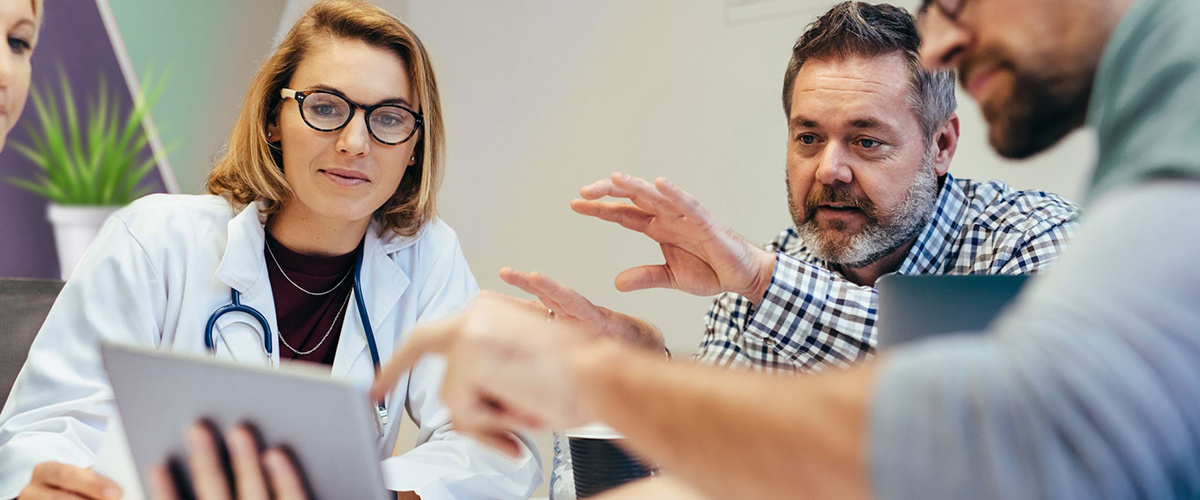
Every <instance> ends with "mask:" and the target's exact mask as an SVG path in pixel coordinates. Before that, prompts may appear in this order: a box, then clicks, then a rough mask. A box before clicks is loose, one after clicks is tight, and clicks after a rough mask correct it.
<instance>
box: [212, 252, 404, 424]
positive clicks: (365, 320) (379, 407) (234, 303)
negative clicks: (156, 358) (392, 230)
mask: <svg viewBox="0 0 1200 500" xmlns="http://www.w3.org/2000/svg"><path fill="white" fill-rule="evenodd" d="M362 261H363V252H362V251H359V252H358V258H357V259H356V260H355V261H354V303H355V304H356V305H357V306H358V318H359V319H360V320H362V326H363V331H364V332H365V333H366V335H367V348H368V350H370V351H371V363H372V364H373V365H375V373H379V367H380V363H379V348H378V347H376V346H375V332H374V331H373V330H372V329H371V318H370V317H369V316H367V304H366V301H364V300H363V294H362V280H361V279H360V277H361V275H362ZM229 291H230V293H229V297H230V300H229V303H228V304H225V305H223V306H221V307H218V308H217V310H216V311H213V313H212V315H211V316H209V317H208V324H207V325H205V327H204V347H205V348H206V349H208V352H209V353H211V354H213V355H216V353H217V344H216V337H214V336H213V327H214V326H215V325H216V324H217V318H220V317H221V316H222V315H224V314H228V313H245V314H248V315H250V316H251V317H253V318H254V319H255V320H256V321H258V324H259V325H260V326H262V331H263V334H262V336H263V350H265V351H266V352H267V357H268V358H270V357H271V354H272V352H273V349H272V344H271V326H270V325H269V324H268V323H267V318H266V317H265V316H263V315H262V313H260V312H258V309H255V308H253V307H250V306H248V305H245V304H242V294H241V293H240V292H238V291H237V289H236V288H232V287H231V288H230V289H229ZM375 417H376V419H375V425H376V426H377V427H378V430H379V435H380V436H382V435H383V433H384V429H385V428H387V423H388V410H387V406H386V405H385V404H384V402H383V401H378V402H377V403H376V404H375Z"/></svg>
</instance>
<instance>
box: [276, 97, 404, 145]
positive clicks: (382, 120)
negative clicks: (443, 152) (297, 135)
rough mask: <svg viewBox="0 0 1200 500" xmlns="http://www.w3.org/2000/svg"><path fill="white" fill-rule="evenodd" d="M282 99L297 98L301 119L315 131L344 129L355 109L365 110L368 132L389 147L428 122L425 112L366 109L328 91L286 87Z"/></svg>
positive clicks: (378, 107) (394, 107)
mask: <svg viewBox="0 0 1200 500" xmlns="http://www.w3.org/2000/svg"><path fill="white" fill-rule="evenodd" d="M279 96H280V97H282V98H284V99H288V98H292V99H295V100H296V104H298V105H300V118H302V119H303V120H304V123H307V124H308V126H309V127H312V128H313V130H319V131H321V132H333V131H335V130H340V129H341V128H342V127H345V126H346V124H347V123H350V120H352V119H353V118H354V110H355V109H361V110H363V112H364V113H366V116H367V132H370V134H371V137H374V138H375V140H377V141H379V142H382V143H384V144H387V145H389V146H391V145H396V144H400V143H402V142H404V141H407V140H409V139H411V138H412V136H413V135H414V134H416V132H417V129H419V128H421V122H422V121H424V120H425V118H424V117H422V116H421V113H418V112H416V111H413V110H411V109H408V108H406V107H404V106H401V105H399V104H389V103H384V104H376V105H374V106H363V105H361V104H358V103H356V102H354V101H351V100H350V99H347V98H346V96H343V95H341V94H338V93H336V92H331V91H328V90H309V91H299V90H292V89H287V88H285V89H283V90H281V91H279Z"/></svg>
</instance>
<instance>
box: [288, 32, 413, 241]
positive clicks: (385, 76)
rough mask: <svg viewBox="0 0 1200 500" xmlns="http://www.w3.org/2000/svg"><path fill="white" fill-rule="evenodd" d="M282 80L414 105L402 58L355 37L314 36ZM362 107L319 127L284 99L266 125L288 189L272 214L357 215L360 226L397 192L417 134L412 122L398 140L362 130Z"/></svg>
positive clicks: (308, 217)
mask: <svg viewBox="0 0 1200 500" xmlns="http://www.w3.org/2000/svg"><path fill="white" fill-rule="evenodd" d="M287 88H289V89H292V90H297V91H300V92H306V91H314V90H325V91H330V92H333V93H336V94H340V95H342V96H344V97H345V98H346V99H348V100H350V101H352V102H354V103H357V104H360V105H362V106H373V105H376V104H380V103H385V102H386V103H389V104H399V105H401V106H404V107H405V108H408V109H411V110H413V111H419V108H418V105H417V102H416V93H415V92H414V91H413V89H412V85H411V82H409V79H408V71H407V65H406V63H405V61H404V60H403V59H402V58H400V57H399V56H397V55H396V54H395V53H393V52H391V51H389V50H386V49H382V48H379V47H375V46H372V45H368V44H367V43H365V42H362V41H359V40H350V39H326V40H323V41H319V42H317V43H315V44H314V45H313V46H312V47H311V49H310V50H309V53H308V55H307V56H306V57H305V58H304V60H302V61H301V62H300V64H299V65H298V66H297V67H296V72H295V74H294V75H292V80H291V81H290V82H289V83H288V86H287ZM310 99H315V98H314V97H310ZM365 115H366V113H365V112H364V111H363V110H361V109H355V110H354V115H353V118H352V119H351V120H350V123H347V124H346V125H345V126H344V127H342V128H341V129H339V130H335V131H332V132H322V131H319V130H315V129H313V128H312V127H310V126H309V125H308V124H307V123H305V121H304V119H303V118H302V117H301V114H300V106H299V104H298V102H297V101H296V100H295V99H285V100H284V101H283V104H282V106H281V108H280V111H279V117H278V119H277V121H276V123H274V124H271V125H270V126H269V127H268V132H269V133H270V134H271V138H270V139H271V140H278V141H279V145H280V147H281V148H282V150H283V170H284V176H285V177H286V178H287V181H288V184H289V185H290V186H291V188H292V191H293V192H294V193H295V197H293V198H292V199H290V200H287V201H286V202H284V204H283V209H282V211H281V213H280V214H279V217H282V218H293V219H294V220H304V221H312V222H318V223H320V222H326V223H329V222H333V223H338V224H345V223H350V224H352V225H357V224H358V223H361V224H362V227H363V229H364V230H365V228H366V226H367V224H369V222H370V217H371V215H372V214H373V213H374V212H375V211H376V210H377V209H379V207H381V206H383V204H384V202H386V201H387V200H388V198H390V197H391V196H392V195H393V194H394V193H395V192H396V188H397V187H398V186H399V185H400V179H401V178H403V177H404V170H405V169H406V168H408V167H409V166H410V165H411V164H412V163H413V160H412V157H413V148H414V147H415V146H416V144H417V143H418V141H419V139H420V137H421V135H420V131H419V130H418V131H417V132H416V133H414V134H413V135H412V137H411V138H409V139H408V140H407V141H405V142H402V143H400V144H396V145H388V144H384V143H382V142H379V141H378V140H376V139H374V138H373V137H372V136H371V134H370V132H368V130H367V122H366V116H365ZM376 127H378V125H376ZM377 131H378V129H377ZM418 168H419V167H418Z"/></svg>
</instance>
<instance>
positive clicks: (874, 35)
mask: <svg viewBox="0 0 1200 500" xmlns="http://www.w3.org/2000/svg"><path fill="white" fill-rule="evenodd" d="M920 49H921V39H920V37H919V36H918V34H917V24H916V19H914V18H913V16H912V14H909V13H908V11H906V10H904V9H903V8H900V7H896V6H894V5H888V4H879V5H871V4H868V3H863V2H853V1H851V2H842V3H839V4H837V5H835V6H833V8H832V9H829V11H828V12H826V13H825V14H822V15H821V17H818V18H817V20H815V21H813V22H812V23H811V24H809V25H808V27H807V28H806V29H805V30H804V34H803V35H800V38H799V39H797V40H796V45H794V46H793V47H792V60H791V61H790V62H788V67H787V73H785V74H784V77H783V112H784V114H789V115H790V113H791V111H792V86H793V85H795V83H796V74H797V73H799V72H800V67H801V66H803V65H804V63H805V62H806V61H808V60H809V59H829V58H844V57H848V56H865V57H875V56H880V55H885V54H891V53H894V52H899V53H901V54H903V55H904V60H905V62H907V63H908V70H909V75H910V77H911V78H910V79H909V84H910V86H911V88H912V92H910V93H909V96H908V104H909V106H911V107H912V108H913V111H915V112H916V113H917V117H918V118H919V119H920V122H921V132H922V133H924V135H925V140H926V141H930V140H933V136H934V134H936V133H937V131H938V130H939V129H941V128H942V125H944V124H945V123H946V120H949V119H950V116H951V115H953V114H954V108H955V107H957V106H958V103H957V101H956V100H955V98H954V72H953V71H951V70H936V71H926V70H925V69H924V68H922V67H921V62H920V60H919V59H918V51H919V50H920Z"/></svg>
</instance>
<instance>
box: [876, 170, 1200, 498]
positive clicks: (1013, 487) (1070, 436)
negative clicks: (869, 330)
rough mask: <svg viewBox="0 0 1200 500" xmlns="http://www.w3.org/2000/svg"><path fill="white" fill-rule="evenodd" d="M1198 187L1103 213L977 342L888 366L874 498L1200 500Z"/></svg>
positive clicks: (904, 353)
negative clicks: (1146, 499)
mask: <svg viewBox="0 0 1200 500" xmlns="http://www.w3.org/2000/svg"><path fill="white" fill-rule="evenodd" d="M1198 212H1200V182H1195V181H1186V182H1176V183H1174V184H1170V183H1165V182H1152V183H1149V184H1144V185H1142V186H1138V187H1132V188H1125V189H1124V190H1120V191H1114V192H1112V193H1111V194H1109V195H1107V196H1105V197H1103V198H1101V199H1100V200H1098V202H1097V204H1096V205H1095V206H1094V208H1093V210H1092V211H1091V212H1089V219H1088V220H1087V222H1086V223H1085V224H1084V225H1083V226H1082V227H1081V228H1080V230H1079V236H1078V237H1077V239H1075V241H1074V243H1072V247H1071V248H1070V249H1068V250H1067V252H1066V253H1065V254H1064V255H1063V258H1062V259H1061V260H1060V261H1059V263H1058V266H1057V268H1056V269H1055V270H1054V272H1052V273H1048V274H1046V275H1045V276H1043V277H1042V278H1041V279H1039V280H1038V281H1036V282H1034V283H1033V286H1032V287H1031V289H1030V290H1028V291H1027V292H1026V293H1024V294H1023V295H1022V296H1021V297H1020V298H1019V299H1018V302H1017V304H1016V307H1015V308H1014V309H1013V310H1012V311H1011V312H1010V313H1009V314H1007V315H1006V316H1004V317H1003V318H1001V319H1000V320H999V322H998V323H997V325H996V327H995V329H994V331H991V332H989V333H988V334H984V335H969V334H964V335H955V336H951V337H948V338H947V337H941V338H936V339H926V340H925V341H923V342H920V343H916V344H912V345H909V346H905V347H901V348H897V349H896V350H894V351H889V352H886V353H883V354H882V356H881V362H882V363H883V364H882V366H881V369H880V370H881V371H880V379H879V384H878V386H877V389H876V394H875V396H874V403H873V407H872V411H871V416H870V422H871V425H870V440H869V445H868V446H869V456H870V460H871V468H872V476H873V480H874V489H875V493H876V495H877V496H879V497H880V498H915V497H920V498H1190V497H1194V496H1196V495H1197V494H1200V490H1198V488H1200V486H1198V485H1200V405H1197V404H1196V401H1197V400H1198V399H1200V393H1198V392H1197V384H1196V381H1197V380H1200V333H1197V332H1198V331H1200V330H1197V326H1196V325H1200V307H1197V304H1200V285H1198V283H1200V263H1198V262H1197V260H1196V255H1197V249H1200V218H1197V217H1192V216H1175V215H1178V214H1195V213H1198Z"/></svg>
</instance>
